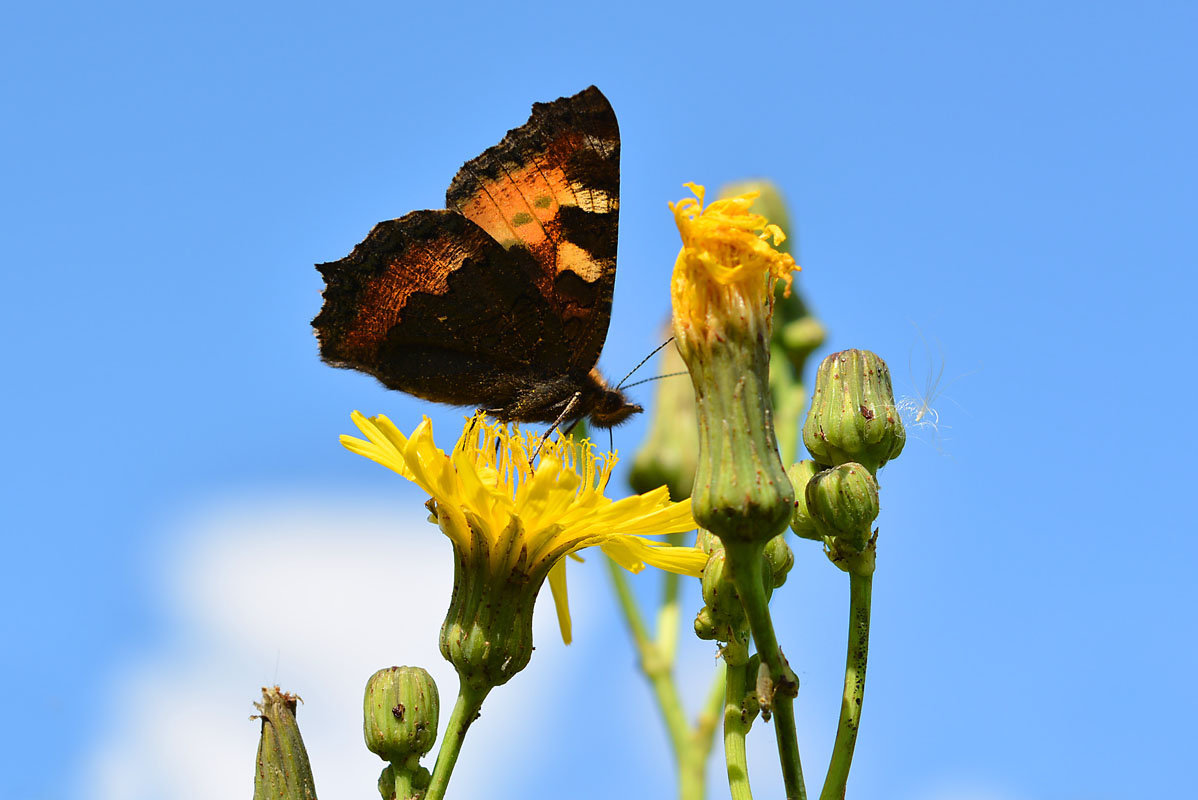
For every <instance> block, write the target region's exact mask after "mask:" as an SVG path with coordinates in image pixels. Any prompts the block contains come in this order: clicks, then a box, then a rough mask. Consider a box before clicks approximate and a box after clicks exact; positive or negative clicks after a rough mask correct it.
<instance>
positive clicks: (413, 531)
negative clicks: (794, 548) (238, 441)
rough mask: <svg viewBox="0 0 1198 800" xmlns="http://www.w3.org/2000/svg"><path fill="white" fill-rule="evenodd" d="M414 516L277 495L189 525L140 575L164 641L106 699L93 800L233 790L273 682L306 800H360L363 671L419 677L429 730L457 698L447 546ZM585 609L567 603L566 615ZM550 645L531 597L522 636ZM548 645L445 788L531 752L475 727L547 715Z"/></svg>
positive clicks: (480, 791) (484, 780)
mask: <svg viewBox="0 0 1198 800" xmlns="http://www.w3.org/2000/svg"><path fill="white" fill-rule="evenodd" d="M415 511H416V509H414V510H413V512H412V513H411V514H410V515H409V516H408V517H407V518H404V519H397V518H396V513H395V511H394V509H393V508H388V509H380V508H375V509H371V508H365V507H363V506H362V505H361V504H359V503H353V502H349V501H345V502H339V503H338V502H331V501H330V502H326V503H320V502H313V501H312V500H310V499H298V498H294V497H285V498H274V499H273V500H272V501H268V502H257V503H255V504H254V505H252V506H249V505H241V506H229V507H225V508H222V509H219V510H216V511H212V512H209V513H207V514H205V515H203V516H202V517H201V518H198V519H193V520H192V521H191V522H190V523H189V524H188V525H187V530H186V532H185V534H184V535H183V536H181V537H177V538H178V539H180V540H181V541H182V543H183V544H182V546H181V547H180V548H179V549H177V550H176V551H175V552H173V553H171V554H170V555H169V557H168V558H167V559H166V560H167V562H168V563H165V564H163V565H161V567H160V570H159V571H158V574H160V575H161V576H163V577H162V581H161V583H162V595H163V596H162V603H163V605H164V609H165V614H164V615H165V616H167V617H168V619H169V621H170V624H171V627H172V630H171V632H170V635H169V637H167V638H166V639H165V640H164V641H163V642H161V644H160V645H159V646H158V647H156V648H155V649H154V650H153V651H151V652H148V653H145V654H143V655H142V656H141V657H139V658H138V659H136V660H135V661H134V662H132V663H130V664H129V665H128V666H127V668H126V669H124V670H122V672H121V677H120V679H119V681H118V684H117V685H115V686H113V687H112V689H111V691H109V692H108V693H107V694H108V697H109V698H111V709H110V714H109V718H108V724H107V725H106V728H105V730H104V731H103V734H102V737H101V739H100V741H98V742H97V743H96V745H95V747H94V750H93V752H92V753H91V756H90V759H89V765H88V771H89V772H90V773H91V779H90V780H89V781H88V784H87V785H91V786H93V787H95V788H96V790H97V791H96V796H97V797H99V798H102V800H159V798H162V800H167V799H168V798H169V800H191V798H196V800H199V799H200V798H203V800H210V798H215V797H246V796H249V794H250V793H251V792H252V788H251V787H252V785H253V764H254V756H255V752H256V748H257V740H258V724H257V723H256V722H251V721H250V720H249V719H248V717H249V715H250V714H251V713H253V708H252V706H251V702H252V701H253V700H256V699H258V697H259V687H261V686H263V685H265V684H273V683H278V684H280V685H281V686H282V687H283V688H284V689H285V690H287V691H291V692H295V693H298V694H299V695H300V696H301V697H303V699H304V704H303V705H301V706H300V710H299V722H300V729H301V731H302V732H303V735H304V740H305V743H306V745H307V747H308V752H309V755H310V757H311V760H312V765H313V771H314V773H315V778H316V787H317V791H318V793H319V794H320V795H321V796H322V797H355V796H356V797H370V796H377V794H376V790H375V781H376V780H377V777H378V773H379V771H380V770H381V769H382V767H383V763H382V762H381V761H380V760H379V759H378V758H376V757H375V756H374V755H373V754H371V753H370V752H368V751H367V750H366V749H365V746H364V745H363V743H362V733H361V730H362V718H361V714H362V710H361V709H362V706H361V703H362V689H363V687H364V686H365V682H366V679H367V678H368V677H369V676H370V674H371V673H372V672H374V671H375V670H376V669H380V668H382V667H386V666H390V665H392V664H412V665H418V666H422V667H425V668H426V669H428V670H429V671H430V672H431V673H432V674H433V676H434V678H435V679H436V681H437V684H438V686H439V688H440V691H441V702H442V711H441V722H442V725H444V722H445V720H447V719H448V717H449V711H450V710H451V708H452V705H453V698H454V695H455V694H456V690H457V676H456V675H455V674H454V672H453V668H452V667H451V666H450V665H449V664H447V663H446V662H445V661H444V660H443V659H442V658H441V655H440V653H439V652H438V650H437V632H438V630H439V627H440V624H441V619H442V617H443V615H444V612H445V608H446V606H447V605H448V602H449V594H450V590H451V587H452V579H453V575H452V571H453V570H452V559H451V556H450V549H449V543H448V541H447V540H446V539H445V538H444V537H443V536H441V535H440V533H439V532H437V531H436V529H434V528H432V527H431V526H430V525H429V524H428V523H427V522H426V521H425V519H424V515H423V513H420V514H417V513H415ZM571 591H572V594H574V595H575V597H576V599H579V600H581V599H582V597H583V596H585V593H586V592H587V583H586V582H585V581H573V582H572V586H571ZM593 605H594V604H593V603H588V602H585V601H584V602H575V603H573V604H572V608H573V610H574V612H575V616H576V621H578V622H584V621H585V616H586V615H587V611H586V609H587V608H588V607H593ZM580 614H581V615H582V618H579V615H580ZM557 635H558V634H557V630H556V621H555V619H554V617H553V614H552V604H551V603H549V602H547V601H545V602H543V603H541V604H540V606H539V610H538V613H537V620H536V638H537V640H538V642H539V643H540V642H547V641H549V637H556V636H557ZM565 652H566V650H565V648H563V647H561V646H560V639H559V640H558V642H557V646H539V647H538V648H537V652H536V656H535V657H534V659H533V661H532V663H531V664H530V666H529V668H528V669H527V670H526V671H525V673H523V674H521V675H520V676H518V677H517V678H515V679H514V680H513V681H512V682H511V683H509V684H507V685H505V686H503V687H501V688H500V689H498V690H496V691H495V692H494V693H493V694H492V696H491V697H490V698H489V699H488V701H487V705H486V707H484V710H483V720H480V724H478V725H476V726H475V727H474V728H472V729H471V735H470V738H469V739H468V740H467V743H466V748H465V749H464V750H463V758H462V761H461V762H460V763H459V767H458V769H457V770H455V773H454V781H453V784H452V785H451V788H450V795H451V796H456V797H480V796H488V795H489V794H491V793H492V792H493V790H494V788H495V785H496V782H497V780H498V782H500V783H502V775H503V771H504V770H503V767H502V764H503V762H504V761H505V760H508V759H515V758H516V753H517V747H519V749H520V751H521V752H523V753H527V752H536V750H535V746H536V742H535V741H531V740H530V737H533V736H535V731H531V730H530V731H521V736H520V737H518V738H516V737H512V735H511V731H510V730H504V726H503V725H499V724H496V725H493V726H488V725H486V724H483V721H485V719H486V717H488V716H491V717H492V718H493V719H496V720H500V719H511V718H513V716H515V714H514V713H513V712H514V710H515V709H516V708H518V707H520V708H523V709H524V712H525V713H530V712H532V713H536V712H537V711H540V710H541V709H540V706H542V705H545V706H546V707H548V705H549V704H550V703H551V700H550V698H552V696H553V695H554V694H555V691H554V689H555V687H556V685H557V683H558V678H557V677H556V676H559V675H561V674H562V673H563V670H562V669H561V661H562V658H563V655H564V654H565ZM542 698H544V699H542ZM530 745H531V746H532V747H533V749H532V750H531V751H530V750H529V749H528V748H529V747H530ZM484 786H487V787H489V789H484V788H483V787H484Z"/></svg>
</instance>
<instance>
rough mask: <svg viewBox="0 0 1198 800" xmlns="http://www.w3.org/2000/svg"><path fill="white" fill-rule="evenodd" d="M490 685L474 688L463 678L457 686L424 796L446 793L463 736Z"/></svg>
mask: <svg viewBox="0 0 1198 800" xmlns="http://www.w3.org/2000/svg"><path fill="white" fill-rule="evenodd" d="M489 691H490V689H481V690H478V689H472V688H470V687H469V686H468V685H467V684H466V683H465V682H464V681H463V682H462V684H461V686H460V688H459V689H458V701H457V703H455V704H454V706H453V714H452V715H451V716H450V717H449V724H448V725H446V726H445V735H444V736H443V737H442V738H441V748H440V749H439V750H438V751H437V765H436V766H435V767H433V776H432V780H430V781H429V784H428V792H427V793H426V794H425V795H424V800H441V798H443V797H444V796H445V788H446V787H447V786H448V785H449V776H450V775H451V774H453V767H454V764H456V763H457V762H458V753H459V752H461V749H462V740H463V739H465V738H466V731H467V730H469V728H470V724H471V723H472V722H474V720H476V719H478V712H479V709H480V708H482V705H483V700H484V699H485V698H486V696H487V692H489Z"/></svg>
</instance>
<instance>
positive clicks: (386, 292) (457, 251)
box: [312, 86, 642, 428]
mask: <svg viewBox="0 0 1198 800" xmlns="http://www.w3.org/2000/svg"><path fill="white" fill-rule="evenodd" d="M445 205H446V209H443V210H435V211H413V212H412V213H410V214H408V215H407V216H404V217H401V218H400V219H395V220H390V221H388V222H380V223H379V224H378V225H376V226H375V227H374V230H372V231H371V232H370V235H368V236H367V237H366V239H365V241H363V242H362V243H361V244H359V245H358V246H357V247H355V248H354V250H353V252H352V253H350V254H349V255H348V256H346V257H345V258H343V259H341V260H340V261H333V262H330V263H328V264H318V265H317V269H319V270H320V273H321V275H323V276H324V279H325V282H326V283H327V284H328V286H327V288H326V289H325V291H324V307H323V308H322V309H321V311H320V314H319V315H317V317H316V319H314V320H313V321H312V325H313V327H315V328H316V333H317V336H318V337H319V339H320V355H321V358H323V359H324V360H325V361H326V362H327V363H329V364H331V365H333V366H334V367H344V368H348V369H356V370H360V371H362V372H366V373H369V374H371V375H373V376H375V377H376V378H378V379H379V380H380V381H381V382H382V383H383V385H384V386H387V387H388V388H391V389H399V390H400V391H403V392H408V393H409V394H413V395H415V396H417V397H421V398H423V399H425V400H432V401H434V402H438V403H450V404H453V405H472V406H477V407H480V408H482V409H484V410H485V411H486V412H487V413H489V414H490V415H492V416H494V417H495V418H497V419H499V420H503V421H517V422H547V423H552V422H562V423H570V422H573V421H575V420H577V419H580V418H582V417H589V418H590V421H591V422H592V423H593V424H595V425H596V426H599V427H605V428H610V427H611V426H613V425H618V424H619V423H621V422H623V421H624V420H625V419H627V418H628V417H629V416H630V415H632V414H634V413H636V412H638V411H641V410H642V409H641V407H640V406H638V405H635V404H633V403H630V402H629V401H628V399H627V398H626V397H625V396H624V394H623V393H622V392H620V390H619V389H613V388H611V387H610V386H608V384H607V383H606V381H604V379H603V377H602V376H601V375H600V374H599V371H598V370H597V369H596V368H595V364H596V362H597V361H598V360H599V351H600V350H602V349H603V342H604V340H605V339H606V338H607V325H608V320H609V319H610V317H611V299H612V290H613V289H614V288H615V282H616V231H617V223H618V220H619V208H620V130H619V127H618V125H617V124H616V115H615V112H614V111H612V107H611V104H610V103H608V102H607V98H606V97H604V96H603V93H602V92H600V91H599V90H598V89H596V88H595V87H594V86H592V87H590V88H588V89H585V90H583V91H581V92H579V93H578V94H576V95H574V96H573V97H563V98H560V99H558V100H554V101H553V102H552V103H536V104H534V105H533V107H532V116H531V117H530V118H529V120H528V122H526V123H525V124H524V125H522V126H520V127H519V128H516V129H514V130H512V131H509V132H508V134H507V136H505V137H504V138H503V141H501V142H500V143H499V144H497V145H495V146H494V147H492V148H490V149H489V150H487V151H486V152H485V153H483V154H482V155H481V156H479V157H478V158H475V159H473V160H472V161H469V162H467V163H466V164H465V165H464V166H463V167H462V168H461V169H460V170H459V171H458V174H457V175H456V176H455V177H454V179H453V182H452V183H450V185H449V190H448V191H447V192H446V193H445Z"/></svg>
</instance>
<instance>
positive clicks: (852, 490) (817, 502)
mask: <svg viewBox="0 0 1198 800" xmlns="http://www.w3.org/2000/svg"><path fill="white" fill-rule="evenodd" d="M806 499H807V508H808V509H810V511H811V516H812V517H814V518H815V519H817V520H818V521H819V522H820V523H821V524H822V525H823V526H824V527H825V528H826V529H827V533H828V535H829V536H830V537H831V538H832V540H833V541H834V542H835V544H836V545H837V546H838V548H842V549H843V548H847V549H848V550H849V551H851V552H856V553H860V552H861V551H863V550H864V549H865V547H866V545H867V544H868V543H869V538H870V528H871V527H872V525H873V521H874V520H875V519H877V518H878V483H877V481H875V480H874V478H873V476H872V475H870V473H869V470H867V469H866V468H865V467H863V466H862V465H861V464H854V463H849V464H841V465H840V466H839V467H833V468H832V469H828V470H824V471H823V472H821V473H819V474H818V475H816V476H815V477H814V478H812V479H811V481H810V482H808V484H807V491H806Z"/></svg>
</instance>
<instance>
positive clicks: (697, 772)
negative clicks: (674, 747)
mask: <svg viewBox="0 0 1198 800" xmlns="http://www.w3.org/2000/svg"><path fill="white" fill-rule="evenodd" d="M723 706H724V663H723V662H722V661H721V662H720V666H719V667H718V668H717V669H716V674H715V677H714V678H713V679H712V682H711V689H710V690H709V692H708V696H707V701H706V702H705V703H704V704H703V710H702V711H701V712H699V716H698V718H697V719H696V720H695V725H694V727H693V728H692V729H691V732H690V738H689V741H688V746H687V749H686V760H685V761H684V762H683V763H682V764H680V765H679V767H678V797H679V798H681V800H703V797H704V795H705V794H706V789H707V760H708V759H709V758H710V757H711V747H712V745H713V744H714V743H715V729H716V727H717V726H718V725H719V723H720V717H721V712H722V710H723Z"/></svg>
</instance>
